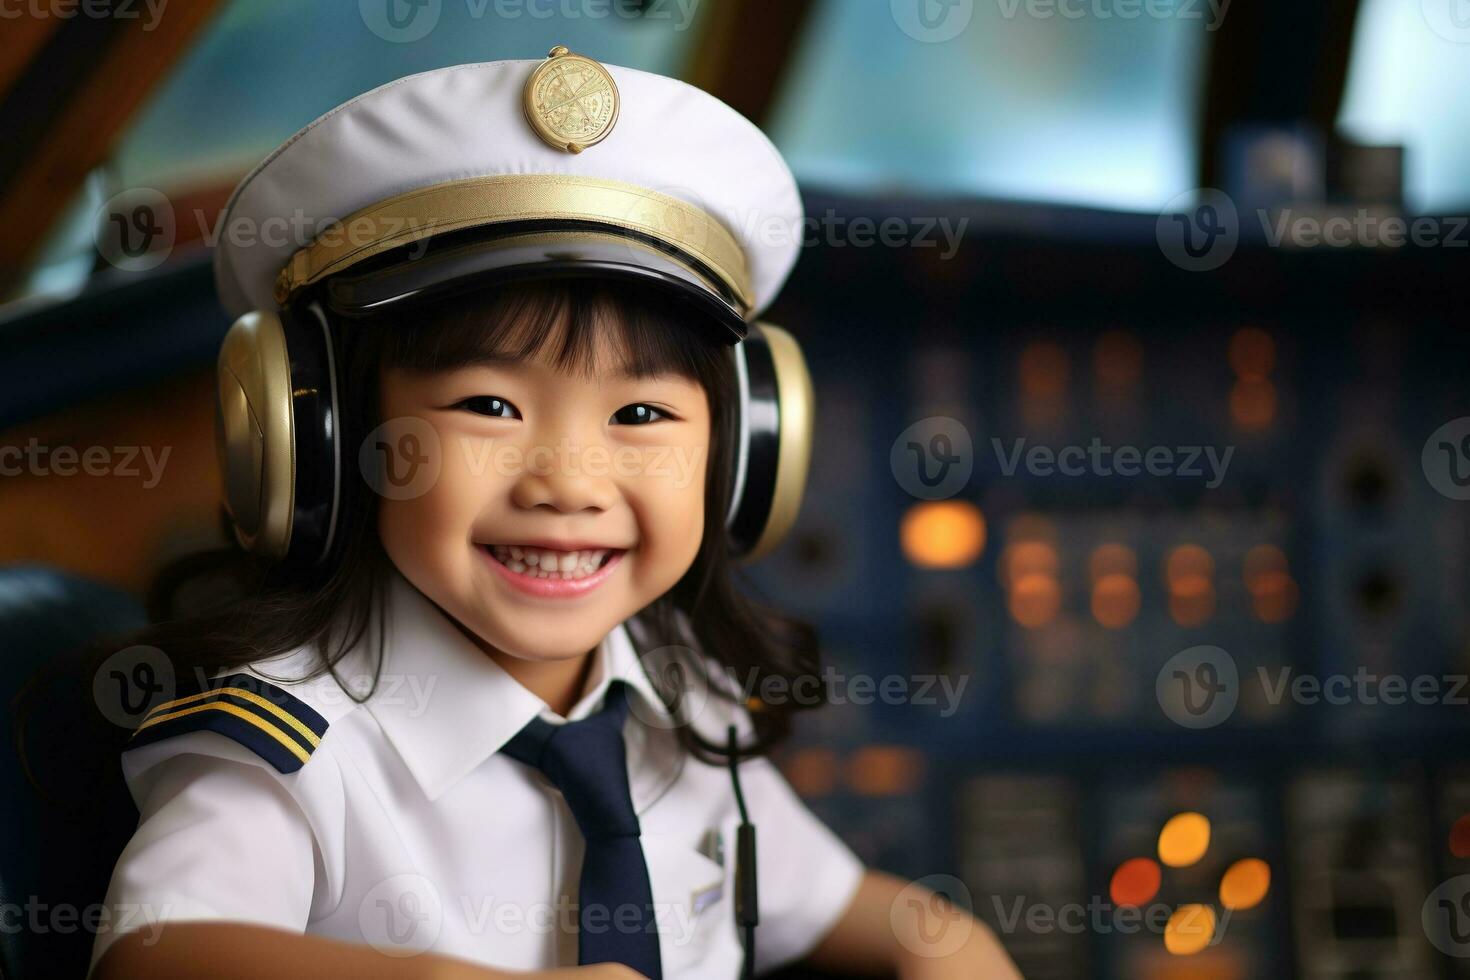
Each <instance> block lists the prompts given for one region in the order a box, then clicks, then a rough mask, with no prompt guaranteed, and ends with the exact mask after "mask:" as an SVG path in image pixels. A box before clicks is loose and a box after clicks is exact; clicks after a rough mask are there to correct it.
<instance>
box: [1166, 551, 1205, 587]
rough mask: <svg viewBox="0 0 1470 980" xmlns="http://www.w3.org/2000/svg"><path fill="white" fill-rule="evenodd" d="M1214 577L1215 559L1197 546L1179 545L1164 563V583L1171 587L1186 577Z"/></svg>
mask: <svg viewBox="0 0 1470 980" xmlns="http://www.w3.org/2000/svg"><path fill="white" fill-rule="evenodd" d="M1195 575H1200V576H1204V577H1205V578H1214V577H1215V559H1214V558H1212V557H1211V556H1210V553H1209V552H1208V551H1206V550H1205V549H1203V548H1201V547H1200V546H1199V545H1197V544H1181V545H1180V546H1179V547H1177V548H1175V549H1174V550H1173V551H1170V552H1169V557H1168V559H1167V560H1166V561H1165V562H1164V581H1166V582H1168V583H1169V584H1170V585H1171V586H1172V585H1173V584H1174V583H1175V582H1176V581H1177V580H1179V579H1182V578H1184V577H1186V576H1195Z"/></svg>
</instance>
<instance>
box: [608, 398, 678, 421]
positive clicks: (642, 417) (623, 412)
mask: <svg viewBox="0 0 1470 980" xmlns="http://www.w3.org/2000/svg"><path fill="white" fill-rule="evenodd" d="M666 418H669V416H668V415H665V414H664V413H663V412H660V411H659V410H658V409H656V408H654V407H653V406H652V405H644V404H643V403H642V402H639V403H638V404H636V405H624V406H623V407H622V408H620V409H618V410H617V411H616V412H613V416H612V423H613V425H647V424H648V423H650V422H657V421H659V420H660V419H666Z"/></svg>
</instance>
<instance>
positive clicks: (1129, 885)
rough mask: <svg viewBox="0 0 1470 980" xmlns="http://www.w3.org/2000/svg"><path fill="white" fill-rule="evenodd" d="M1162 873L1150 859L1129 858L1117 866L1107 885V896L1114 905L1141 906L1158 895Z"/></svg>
mask: <svg viewBox="0 0 1470 980" xmlns="http://www.w3.org/2000/svg"><path fill="white" fill-rule="evenodd" d="M1162 880H1163V872H1162V871H1161V870H1160V869H1159V866H1158V864H1157V863H1156V862H1154V861H1153V860H1151V859H1150V858H1129V859H1128V860H1126V861H1124V862H1123V863H1122V864H1120V865H1118V870H1117V871H1114V872H1113V880H1112V882H1111V883H1109V885H1108V894H1109V895H1111V896H1112V897H1113V904H1114V905H1143V904H1144V903H1146V902H1150V901H1152V900H1153V897H1154V896H1155V895H1157V894H1158V893H1159V883H1160V882H1161V881H1162Z"/></svg>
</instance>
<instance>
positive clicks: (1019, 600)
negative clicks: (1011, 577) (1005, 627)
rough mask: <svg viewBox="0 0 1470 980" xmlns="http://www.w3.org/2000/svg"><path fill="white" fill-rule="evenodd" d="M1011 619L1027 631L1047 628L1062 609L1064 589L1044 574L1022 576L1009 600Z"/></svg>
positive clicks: (1052, 577) (1012, 590)
mask: <svg viewBox="0 0 1470 980" xmlns="http://www.w3.org/2000/svg"><path fill="white" fill-rule="evenodd" d="M1007 605H1008V606H1009V607H1010V611H1011V618H1013V619H1014V620H1015V621H1016V622H1018V623H1020V624H1021V625H1022V626H1024V627H1026V628H1027V629H1036V628H1038V627H1041V626H1045V625H1046V624H1047V623H1049V622H1051V621H1052V620H1053V619H1055V618H1056V615H1057V613H1058V612H1059V611H1060V610H1061V608H1062V587H1061V586H1060V585H1059V584H1057V580H1056V578H1055V577H1054V576H1051V575H1047V574H1045V573H1044V572H1032V573H1031V574H1029V575H1022V576H1021V577H1020V578H1018V579H1017V580H1016V584H1015V585H1013V586H1011V594H1010V596H1009V598H1008V600H1007Z"/></svg>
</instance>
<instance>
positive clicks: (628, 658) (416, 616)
mask: <svg viewBox="0 0 1470 980" xmlns="http://www.w3.org/2000/svg"><path fill="white" fill-rule="evenodd" d="M388 579H389V584H388V589H387V601H386V608H385V610H384V611H385V622H384V630H385V633H386V635H385V638H384V643H383V663H382V671H381V674H380V675H379V681H378V686H377V689H376V690H375V691H374V693H373V695H372V697H370V698H368V700H367V701H366V702H365V707H366V708H367V710H368V711H369V712H371V713H372V715H373V717H374V718H375V719H376V720H377V722H378V724H379V726H380V727H381V728H382V729H383V733H384V734H385V735H386V736H387V738H388V740H389V742H391V743H392V745H393V747H394V749H396V750H397V752H398V754H399V755H400V756H401V757H402V758H403V761H404V763H405V764H406V765H407V766H408V770H409V772H410V773H412V774H413V777H414V779H415V780H416V781H417V782H418V784H419V787H420V788H421V789H422V790H423V792H424V795H425V796H427V797H428V798H429V799H430V800H435V799H438V798H439V797H440V796H442V795H443V794H444V793H445V792H446V791H447V790H448V789H449V788H450V787H451V786H453V785H454V784H455V783H456V782H458V781H459V780H460V779H462V778H463V777H464V776H466V775H468V774H469V773H470V771H471V770H473V769H475V768H476V767H477V766H479V765H480V763H482V762H484V761H485V760H486V759H488V758H490V756H492V755H494V754H495V753H496V752H498V751H499V750H500V747H501V746H503V745H504V744H505V743H506V742H507V741H509V740H510V738H511V737H512V736H513V735H515V734H516V733H517V732H519V731H520V730H521V729H522V728H524V727H525V725H526V723H527V722H529V721H530V720H531V719H532V718H535V717H537V716H538V715H539V716H541V717H544V718H546V720H548V721H551V722H553V723H563V722H565V721H567V720H572V721H575V720H578V719H581V718H584V717H586V716H587V715H590V714H592V713H593V712H595V711H596V710H597V709H598V708H599V707H601V705H602V699H603V695H604V694H605V693H606V691H607V688H608V685H609V684H610V683H611V682H612V681H613V679H621V680H623V681H625V682H626V683H627V685H628V687H629V688H630V689H631V690H632V691H634V692H636V694H635V698H637V699H638V700H641V701H642V702H643V705H642V706H639V705H638V704H637V702H636V701H635V702H634V706H635V709H637V710H635V711H634V712H633V713H634V715H635V716H643V717H661V718H666V717H668V709H667V708H666V707H665V705H664V702H663V700H662V699H661V698H660V697H659V696H658V693H657V691H656V690H655V689H654V687H653V684H652V683H651V682H650V680H649V678H648V674H647V672H646V671H645V670H644V669H643V664H642V662H641V660H640V659H639V657H638V654H637V651H636V650H634V648H633V643H632V640H631V639H630V638H629V637H628V633H627V630H626V628H625V627H624V626H623V625H622V624H619V625H618V626H616V627H614V628H613V629H612V631H611V632H609V633H608V634H607V636H606V637H604V638H603V640H602V642H601V643H599V644H598V645H597V648H596V649H595V650H594V651H593V653H592V656H593V658H594V659H593V664H592V669H591V671H590V672H589V674H588V678H587V683H586V686H585V687H584V689H583V692H582V696H581V697H580V698H579V699H578V701H577V703H576V705H575V706H574V707H573V708H572V711H571V713H570V715H569V716H568V718H566V719H563V718H561V717H560V716H559V715H557V714H556V713H555V712H553V711H552V710H551V708H550V707H548V706H547V704H546V702H544V701H542V700H541V699H540V698H539V697H537V696H536V695H534V694H532V693H531V692H530V691H528V690H527V689H526V688H524V687H522V686H521V684H520V682H519V681H517V680H516V679H515V678H514V677H512V676H511V675H510V674H508V673H506V672H505V669H504V668H502V667H501V666H500V665H499V664H497V663H496V662H495V661H494V660H492V659H491V658H490V657H489V656H487V655H486V654H485V652H484V651H483V650H481V649H480V647H478V646H477V645H476V644H475V643H474V642H472V641H471V640H470V639H469V638H468V637H467V636H465V635H464V633H462V632H461V631H460V629H459V628H458V626H456V625H455V623H454V622H452V621H451V620H450V618H449V616H448V615H447V614H446V613H445V612H444V611H443V610H441V609H440V608H439V607H438V606H436V605H434V603H433V602H431V601H430V600H429V599H428V597H426V596H425V595H424V594H423V593H422V592H420V591H419V590H418V589H417V588H415V587H414V586H413V585H412V584H411V583H410V582H409V581H408V580H407V579H405V578H404V577H403V575H402V573H400V572H398V571H397V570H396V569H393V570H391V571H390V573H389V576H388ZM370 632H371V631H370ZM644 708H646V709H647V710H650V711H653V712H655V713H656V714H655V715H653V716H648V715H644V714H643V710H642V709H644Z"/></svg>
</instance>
